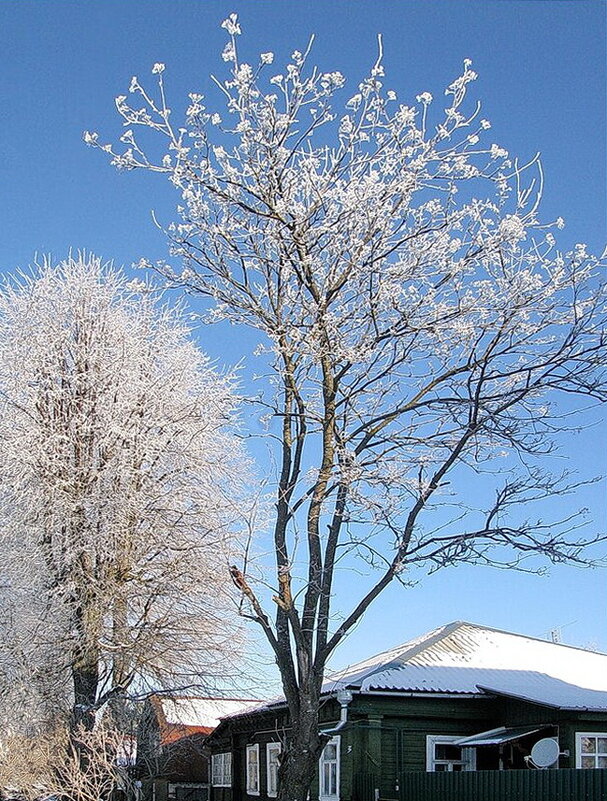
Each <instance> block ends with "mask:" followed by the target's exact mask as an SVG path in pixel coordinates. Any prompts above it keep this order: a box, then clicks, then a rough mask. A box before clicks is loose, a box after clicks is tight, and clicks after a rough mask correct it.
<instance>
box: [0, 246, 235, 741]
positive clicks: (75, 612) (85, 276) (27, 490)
mask: <svg viewBox="0 0 607 801" xmlns="http://www.w3.org/2000/svg"><path fill="white" fill-rule="evenodd" d="M159 300H160V299H159V298H158V297H157V296H156V295H155V293H154V292H153V291H151V290H150V289H149V287H146V286H145V285H143V284H142V283H141V282H135V284H133V283H129V281H128V280H127V278H126V277H125V276H124V275H123V274H121V273H120V272H117V271H115V270H113V269H112V268H111V267H108V266H104V265H102V264H101V262H100V261H99V259H97V258H94V257H86V256H80V257H78V258H70V259H68V260H67V261H65V262H63V263H61V264H59V265H58V266H56V267H54V266H51V265H50V264H44V265H43V266H42V267H41V268H40V269H37V270H34V271H33V272H32V273H31V274H30V275H27V276H24V277H22V278H21V279H17V280H16V281H14V282H11V283H10V284H9V285H8V286H6V287H5V288H4V289H3V291H2V292H1V293H0V442H1V443H2V447H1V448H0V479H1V483H0V541H1V542H0V546H1V548H2V570H1V579H2V585H3V589H2V595H3V600H4V601H5V603H4V604H3V610H4V619H3V620H2V621H1V623H2V625H1V626H0V630H1V634H0V636H1V637H2V639H3V640H4V641H3V643H2V656H1V657H0V674H1V686H2V688H3V691H4V692H3V697H2V698H0V700H2V701H3V702H4V709H3V712H4V713H5V715H6V717H8V720H5V721H4V725H5V726H12V725H13V724H15V723H16V720H15V716H16V714H18V713H19V712H20V713H21V715H22V716H23V718H24V719H26V720H27V722H28V725H30V726H31V725H33V724H35V723H36V721H40V720H43V719H45V718H46V719H48V718H52V717H57V716H59V717H60V714H59V713H60V712H61V711H63V712H65V713H66V714H67V715H68V716H69V714H72V718H73V722H74V725H78V724H80V723H84V724H86V725H90V724H91V723H92V720H93V715H92V713H93V711H94V710H95V709H96V708H98V707H99V706H100V705H102V704H103V703H104V701H105V700H106V699H108V698H112V697H116V696H117V695H119V694H120V693H124V692H125V691H126V690H127V688H129V687H134V688H136V689H137V691H139V692H141V691H143V690H145V688H146V687H147V686H153V687H154V688H158V687H178V686H179V685H183V684H184V683H196V682H198V683H201V684H204V683H206V684H207V685H208V686H214V685H215V684H216V680H217V678H218V676H219V675H221V676H222V677H223V678H226V677H227V676H228V675H229V671H230V669H232V668H233V667H234V664H235V663H234V657H235V656H236V654H237V652H238V644H237V642H236V641H235V640H234V639H233V637H234V634H235V632H234V627H233V626H231V625H230V623H229V620H230V619H234V616H233V615H232V616H231V618H230V616H229V615H228V614H227V609H228V607H229V591H228V590H229V587H231V585H230V583H229V578H228V581H227V582H226V572H227V571H226V564H228V560H229V558H230V553H231V548H232V545H231V543H232V541H233V532H234V526H235V524H236V523H237V521H238V516H239V514H240V513H241V509H240V501H239V498H242V497H243V477H244V472H245V471H244V459H243V456H242V452H241V448H240V447H239V441H238V440H237V439H236V437H235V436H234V434H233V433H230V429H231V425H232V423H233V422H234V408H235V396H234V394H233V386H232V385H233V380H232V379H231V377H230V376H221V375H220V374H219V373H218V372H217V371H216V369H214V367H213V365H212V364H210V362H209V359H208V358H207V357H206V356H205V355H204V354H203V353H202V352H201V351H200V350H199V349H198V347H197V346H196V345H195V344H194V343H193V341H192V339H191V337H190V332H189V330H188V328H187V326H186V325H185V322H184V319H183V315H181V314H180V312H179V310H176V309H175V308H173V309H171V308H169V307H168V306H165V305H163V304H161V303H160V302H159ZM228 585H229V586H228ZM226 618H227V622H226Z"/></svg>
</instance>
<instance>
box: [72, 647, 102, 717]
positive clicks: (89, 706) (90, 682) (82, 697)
mask: <svg viewBox="0 0 607 801" xmlns="http://www.w3.org/2000/svg"><path fill="white" fill-rule="evenodd" d="M72 681H73V683H74V708H73V710H72V730H75V729H76V728H77V727H78V726H84V728H85V729H87V731H90V730H91V729H92V728H93V725H94V723H95V712H94V708H95V701H96V700H97V685H98V683H99V668H98V666H97V661H96V660H95V662H94V663H93V662H89V663H88V664H87V663H85V664H81V665H78V666H77V667H73V668H72Z"/></svg>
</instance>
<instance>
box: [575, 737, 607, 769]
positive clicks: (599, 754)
mask: <svg viewBox="0 0 607 801" xmlns="http://www.w3.org/2000/svg"><path fill="white" fill-rule="evenodd" d="M575 766H576V768H607V733H606V732H603V731H601V732H598V731H597V732H592V731H591V732H587V731H578V732H576V735H575Z"/></svg>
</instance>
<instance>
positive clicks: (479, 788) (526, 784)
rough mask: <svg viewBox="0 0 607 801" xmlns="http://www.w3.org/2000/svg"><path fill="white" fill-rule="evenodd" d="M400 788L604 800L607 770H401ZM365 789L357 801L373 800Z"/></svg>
mask: <svg viewBox="0 0 607 801" xmlns="http://www.w3.org/2000/svg"><path fill="white" fill-rule="evenodd" d="M399 787H400V799H399V801H607V770H575V769H571V770H507V771H493V770H481V771H477V772H470V773H467V772H465V773H448V772H445V773H403V774H402V775H401V779H400V783H399ZM361 789H362V788H361ZM365 789H366V790H367V792H366V793H364V794H362V793H361V795H359V796H358V797H357V799H356V801H373V797H372V795H368V790H370V789H371V788H370V787H369V788H365Z"/></svg>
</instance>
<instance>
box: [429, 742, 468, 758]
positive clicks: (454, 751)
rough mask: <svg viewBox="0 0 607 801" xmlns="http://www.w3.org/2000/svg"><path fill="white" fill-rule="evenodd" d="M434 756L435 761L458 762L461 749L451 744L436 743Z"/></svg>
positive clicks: (460, 756)
mask: <svg viewBox="0 0 607 801" xmlns="http://www.w3.org/2000/svg"><path fill="white" fill-rule="evenodd" d="M434 754H435V758H436V759H448V760H450V761H457V762H459V761H460V760H461V758H462V749H461V748H460V747H459V746H458V745H451V743H436V745H435V746H434Z"/></svg>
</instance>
